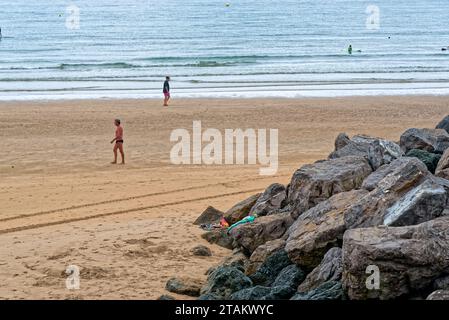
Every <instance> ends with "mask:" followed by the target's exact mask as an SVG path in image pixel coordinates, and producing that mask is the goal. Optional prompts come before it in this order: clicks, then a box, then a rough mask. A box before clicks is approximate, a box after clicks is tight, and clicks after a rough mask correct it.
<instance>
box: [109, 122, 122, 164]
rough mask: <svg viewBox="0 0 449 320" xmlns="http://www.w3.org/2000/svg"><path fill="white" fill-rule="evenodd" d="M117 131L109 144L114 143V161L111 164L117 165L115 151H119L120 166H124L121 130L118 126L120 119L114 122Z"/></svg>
mask: <svg viewBox="0 0 449 320" xmlns="http://www.w3.org/2000/svg"><path fill="white" fill-rule="evenodd" d="M114 124H115V126H116V127H117V129H116V130H115V138H114V139H112V141H111V143H114V142H115V145H114V161H113V162H111V163H112V164H117V149H118V150H120V155H121V156H122V164H125V153H124V152H123V128H122V126H121V125H120V119H115V121H114Z"/></svg>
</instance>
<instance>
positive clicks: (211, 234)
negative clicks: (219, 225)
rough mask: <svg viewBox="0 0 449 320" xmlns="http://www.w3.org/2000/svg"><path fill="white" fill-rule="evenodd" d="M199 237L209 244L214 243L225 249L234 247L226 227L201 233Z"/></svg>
mask: <svg viewBox="0 0 449 320" xmlns="http://www.w3.org/2000/svg"><path fill="white" fill-rule="evenodd" d="M201 237H202V238H203V239H205V240H206V241H207V242H209V243H211V244H216V245H219V246H220V247H223V248H226V249H230V250H232V249H234V247H235V246H234V239H233V238H232V237H230V236H229V235H228V233H227V231H226V229H214V230H211V231H208V232H206V233H203V234H202V235H201Z"/></svg>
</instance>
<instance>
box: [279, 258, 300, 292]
mask: <svg viewBox="0 0 449 320" xmlns="http://www.w3.org/2000/svg"><path fill="white" fill-rule="evenodd" d="M305 277H306V274H305V273H304V271H302V270H301V269H300V268H298V266H297V265H295V264H291V265H289V266H287V267H285V268H284V269H282V270H281V272H279V274H278V276H277V277H276V279H275V280H274V282H273V284H272V286H273V287H291V288H293V289H295V291H296V288H297V287H298V285H299V284H300V283H301V282H303V281H304V279H305Z"/></svg>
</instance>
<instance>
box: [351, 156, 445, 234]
mask: <svg viewBox="0 0 449 320" xmlns="http://www.w3.org/2000/svg"><path fill="white" fill-rule="evenodd" d="M407 159H408V160H406V165H402V164H401V165H399V166H397V167H395V169H394V170H393V172H391V173H390V174H388V175H387V176H385V177H384V178H383V179H382V180H380V181H379V182H378V183H377V187H376V188H375V189H374V190H373V191H371V192H369V193H368V194H366V195H365V196H363V197H362V198H360V199H359V200H357V201H355V202H354V203H353V204H352V205H350V206H349V207H348V208H347V209H346V210H345V212H344V219H345V225H346V229H352V228H358V227H372V226H378V225H382V224H392V225H393V224H394V225H399V224H400V223H401V221H404V220H415V221H420V220H422V219H426V218H427V217H433V216H434V213H432V214H431V215H428V216H427V215H424V216H421V214H422V211H423V210H426V205H427V204H428V205H429V207H433V206H434V205H435V203H434V202H433V201H432V199H431V197H432V196H431V194H432V193H433V192H435V194H440V192H441V190H440V189H439V188H437V187H436V186H433V184H431V185H432V186H431V187H430V186H429V185H428V184H426V185H423V186H420V185H421V184H422V183H423V182H424V181H425V180H427V179H429V175H430V173H429V171H428V170H427V168H426V166H425V165H424V164H423V163H422V162H421V161H420V160H418V159H416V158H407ZM396 161H404V160H402V159H400V160H396ZM394 163H395V162H393V163H392V164H390V166H391V165H393V166H394V165H395V164H394ZM414 195H416V196H419V197H418V198H416V199H412V198H411V197H413V196H414ZM407 200H413V201H412V203H409V204H407ZM395 203H398V205H396V206H395V207H394V208H395V209H400V210H401V211H400V212H399V211H398V212H393V211H392V210H393V209H391V210H389V209H390V208H392V207H393V206H394V205H395ZM420 206H422V207H420ZM387 216H388V218H387V220H384V218H386V217H387ZM401 216H402V217H401Z"/></svg>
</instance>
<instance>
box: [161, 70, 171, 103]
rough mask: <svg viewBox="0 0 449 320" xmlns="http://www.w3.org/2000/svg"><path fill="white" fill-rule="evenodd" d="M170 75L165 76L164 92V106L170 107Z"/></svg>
mask: <svg viewBox="0 0 449 320" xmlns="http://www.w3.org/2000/svg"><path fill="white" fill-rule="evenodd" d="M169 82H170V77H165V82H164V88H163V89H162V92H163V93H164V107H168V100H170V83H169Z"/></svg>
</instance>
